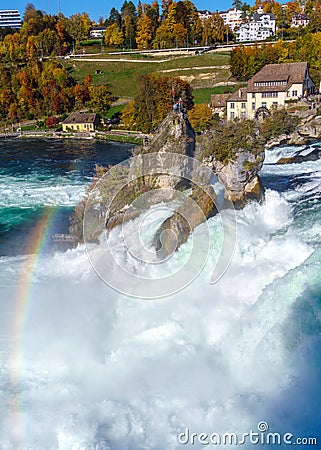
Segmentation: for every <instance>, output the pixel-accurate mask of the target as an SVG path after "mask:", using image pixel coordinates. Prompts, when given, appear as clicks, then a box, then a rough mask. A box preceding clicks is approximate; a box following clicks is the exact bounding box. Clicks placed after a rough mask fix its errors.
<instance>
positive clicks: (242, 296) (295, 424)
mask: <svg viewBox="0 0 321 450" xmlns="http://www.w3.org/2000/svg"><path fill="white" fill-rule="evenodd" d="M315 145H319V144H315ZM320 145H321V144H320ZM128 150H129V147H128V146H126V145H115V146H114V145H112V144H109V145H107V144H100V143H96V142H92V141H84V142H80V143H78V142H77V143H74V142H69V141H68V142H62V141H53V142H52V141H45V142H44V143H43V142H41V141H25V142H21V141H11V142H9V145H8V142H1V156H0V162H1V164H0V180H1V187H0V207H1V213H0V214H1V215H0V217H1V238H0V251H1V256H0V301H1V317H0V388H1V390H0V399H1V402H0V418H1V420H0V448H1V450H2V449H4V450H7V449H17V448H19V449H23V450H47V449H48V450H49V449H50V450H51V449H59V450H70V449H77V450H78V449H79V450H80V449H81V450H94V449H95V450H97V449H98V450H107V449H112V450H118V449H122V450H123V449H131V450H132V449H133V450H141V449H155V450H156V449H157V450H168V449H179V448H184V446H185V447H187V448H197V449H200V448H203V447H205V446H203V445H201V444H198V445H196V444H195V445H192V443H191V442H190V441H189V442H188V443H187V444H185V445H181V444H179V442H178V435H179V434H180V433H182V432H184V431H185V430H186V429H187V428H188V430H189V431H190V433H193V432H194V433H198V434H200V433H207V434H208V435H210V434H211V433H221V434H224V433H237V434H242V433H246V432H250V430H253V431H258V428H257V426H258V423H259V422H266V423H267V424H268V425H269V430H270V431H271V432H277V433H279V434H280V435H282V436H283V435H284V434H285V433H291V434H293V436H294V438H306V437H312V438H313V437H315V438H317V439H318V444H317V445H304V447H305V448H320V446H321V416H320V410H321V396H320V392H321V339H320V338H321V276H320V265H321V245H320V237H321V221H320V219H321V189H320V188H321V160H320V161H315V162H306V163H303V164H297V165H288V166H278V165H275V164H274V163H275V161H276V160H277V159H278V158H279V157H280V156H287V155H291V154H293V153H294V152H295V151H296V150H297V149H296V148H294V147H292V148H291V147H279V148H277V149H274V150H271V151H269V152H268V153H267V158H266V164H265V165H264V167H263V169H262V173H261V177H262V180H263V182H264V185H265V186H266V188H267V190H266V198H265V202H264V203H263V204H262V205H259V204H256V203H251V204H249V205H247V206H246V208H244V209H243V210H242V211H237V213H236V218H237V244H236V248H235V252H234V255H233V259H232V262H231V264H230V266H229V268H228V270H227V271H226V273H225V274H224V276H223V277H222V278H221V279H220V280H219V282H218V283H216V284H214V285H210V284H209V278H210V273H211V270H212V267H213V264H214V260H215V258H216V252H217V242H218V241H219V240H220V239H221V234H222V228H221V224H220V220H219V217H218V216H217V217H214V218H212V219H210V220H209V221H208V226H209V230H210V234H211V236H213V237H214V238H215V237H217V238H218V239H217V240H215V239H214V241H213V242H212V243H211V247H210V254H209V259H208V261H207V264H206V266H205V268H204V270H203V271H202V273H201V274H200V275H199V277H198V278H197V279H196V280H195V281H194V282H193V283H192V284H191V285H190V286H188V287H187V288H186V289H184V290H182V291H181V292H178V293H176V294H174V295H172V296H171V297H169V298H166V299H162V300H154V301H150V302H148V301H143V300H139V299H131V298H128V297H125V296H124V295H122V294H119V293H117V292H114V291H113V290H112V289H111V288H109V287H108V286H106V285H105V284H104V283H102V282H101V280H100V279H99V278H98V277H97V275H96V274H95V272H94V271H93V269H92V267H91V265H90V264H89V261H88V257H87V252H86V249H85V247H84V246H82V245H80V246H79V247H78V248H77V249H73V250H68V251H66V252H61V251H58V252H57V251H54V249H53V248H52V247H50V243H49V242H48V247H47V248H45V249H44V250H45V251H44V253H43V254H42V255H39V257H38V262H37V264H36V266H35V269H34V271H33V273H32V282H31V283H29V284H27V285H26V286H25V287H24V289H22V287H23V286H24V285H25V284H26V283H25V281H24V280H26V279H27V278H28V274H30V268H31V265H32V264H33V257H32V255H28V254H26V248H27V244H28V236H30V235H31V233H32V230H33V229H34V228H35V226H36V225H37V223H38V221H39V220H41V217H42V216H43V214H44V213H45V212H46V211H48V208H56V209H57V210H58V213H57V215H56V222H55V223H54V225H53V230H54V231H59V230H62V229H66V227H67V226H68V215H69V212H70V210H71V208H72V207H73V206H74V204H75V203H76V202H77V201H78V200H79V199H80V198H81V196H82V195H83V193H84V190H85V188H86V185H87V184H88V183H89V182H90V179H91V174H92V169H93V167H94V163H95V162H96V161H97V162H100V163H104V164H106V163H112V164H114V163H117V162H119V161H121V160H122V159H124V158H126V157H127V155H128ZM302 150H303V151H305V152H308V150H309V149H303V148H302ZM28 152H30V153H28ZM147 225H148V224H147ZM138 226H139V222H138V220H134V221H132V222H129V223H128V224H126V230H125V231H127V233H128V234H129V235H131V234H134V232H135V230H136V229H137V227H138ZM205 227H206V225H205V224H203V225H201V226H200V227H199V228H198V230H197V232H196V234H198V235H199V236H201V237H202V235H203V234H204V233H205ZM147 231H148V230H147ZM119 236H120V234H119V230H117V229H116V230H114V232H113V233H112V234H111V236H110V245H112V246H113V248H114V249H115V252H116V253H117V256H118V258H119V260H123V261H128V255H127V254H126V252H125V250H124V249H123V248H122V247H121V246H120V244H119V241H120V239H119ZM199 242H200V244H199V245H200V248H199V251H200V253H202V252H205V251H206V250H208V249H206V248H202V245H203V244H202V242H203V241H202V240H200V241H199ZM189 245H190V242H188V243H187V244H186V245H184V246H182V247H181V248H180V250H179V252H177V253H176V254H175V256H174V258H173V261H171V262H169V264H172V266H170V267H172V269H173V270H174V269H176V267H178V266H179V264H180V263H181V262H182V261H184V260H185V258H186V254H187V251H188V248H189ZM110 270H113V267H110ZM151 270H154V271H155V272H156V271H157V270H158V269H157V267H155V268H152V269H151ZM21 290H22V291H23V292H21ZM21 298H22V299H23V302H22V303H23V307H18V306H17V305H19V300H20V301H21ZM20 316H21V317H20ZM17 317H18V318H19V317H20V318H21V319H22V325H21V326H20V327H18V329H17V327H15V326H14V325H13V324H14V323H15V322H16V321H17ZM17 366H18V369H17ZM261 434H262V433H261ZM261 434H260V438H261V437H262V436H261ZM265 435H266V433H265V434H264V433H263V436H265ZM262 442H263V441H261V444H258V445H254V444H253V445H252V444H250V443H249V442H248V443H247V444H246V445H242V446H241V445H240V447H241V448H242V447H243V448H246V449H249V448H253V449H254V448H261V449H264V448H288V447H289V446H288V445H285V444H284V442H283V443H282V445H276V446H275V445H269V444H262ZM212 447H214V448H215V447H216V448H233V447H232V446H218V445H215V446H211V445H208V446H207V448H212ZM205 448H206V447H205Z"/></svg>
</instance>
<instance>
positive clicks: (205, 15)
mask: <svg viewBox="0 0 321 450" xmlns="http://www.w3.org/2000/svg"><path fill="white" fill-rule="evenodd" d="M197 12H198V16H199V18H200V19H201V20H202V21H204V20H207V19H209V18H210V17H211V16H212V14H213V13H212V12H211V11H209V10H208V9H202V10H200V11H197Z"/></svg>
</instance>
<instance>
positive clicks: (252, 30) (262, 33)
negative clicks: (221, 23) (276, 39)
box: [236, 13, 276, 42]
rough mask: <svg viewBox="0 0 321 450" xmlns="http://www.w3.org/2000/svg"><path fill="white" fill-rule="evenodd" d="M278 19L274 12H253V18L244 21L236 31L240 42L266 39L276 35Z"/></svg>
mask: <svg viewBox="0 0 321 450" xmlns="http://www.w3.org/2000/svg"><path fill="white" fill-rule="evenodd" d="M275 30H276V19H275V15H274V14H272V13H263V14H253V16H252V17H251V19H250V20H249V21H248V22H246V23H242V24H241V25H240V27H239V29H238V30H237V31H236V40H237V41H238V42H246V41H264V40H265V39H267V38H270V37H272V36H274V35H275Z"/></svg>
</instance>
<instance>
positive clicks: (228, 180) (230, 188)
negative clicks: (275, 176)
mask: <svg viewBox="0 0 321 450" xmlns="http://www.w3.org/2000/svg"><path fill="white" fill-rule="evenodd" d="M263 161H264V150H263V151H261V152H260V153H257V154H253V153H251V152H249V151H245V150H243V149H238V150H237V151H236V156H235V158H234V160H230V161H228V162H227V163H226V164H223V163H222V162H221V161H219V160H217V159H215V158H214V157H211V158H209V159H208V161H207V164H208V165H209V166H210V167H211V168H212V170H213V172H215V174H216V175H217V177H218V179H219V181H220V182H221V183H222V184H223V186H224V187H225V195H226V198H227V199H228V200H230V201H231V202H233V203H234V206H235V207H242V206H244V205H245V204H246V203H247V202H248V201H249V200H262V198H263V197H264V188H263V185H262V183H261V181H260V179H259V176H258V175H257V174H258V172H259V171H260V170H261V167H262V165H263Z"/></svg>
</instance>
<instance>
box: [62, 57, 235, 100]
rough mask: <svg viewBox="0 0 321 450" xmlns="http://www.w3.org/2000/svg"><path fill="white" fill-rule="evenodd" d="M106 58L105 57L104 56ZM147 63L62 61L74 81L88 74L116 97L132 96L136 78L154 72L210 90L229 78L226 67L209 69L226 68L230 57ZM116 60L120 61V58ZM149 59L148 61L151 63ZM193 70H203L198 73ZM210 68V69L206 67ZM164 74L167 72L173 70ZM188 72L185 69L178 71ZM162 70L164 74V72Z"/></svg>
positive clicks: (172, 58)
mask: <svg viewBox="0 0 321 450" xmlns="http://www.w3.org/2000/svg"><path fill="white" fill-rule="evenodd" d="M104 57H108V56H104ZM159 57H160V56H159V55H158V57H157V58H155V62H154V59H153V62H148V63H147V62H146V64H144V63H141V62H138V63H135V62H132V61H115V62H113V61H111V62H109V61H104V62H95V61H93V62H91V61H81V60H80V59H76V60H66V61H64V62H63V64H64V65H65V67H66V68H67V69H68V70H69V72H70V74H71V75H72V76H73V77H74V78H75V79H76V80H77V81H83V80H84V78H85V76H86V75H87V74H91V75H92V77H93V83H94V84H107V85H109V86H110V89H111V91H112V93H113V94H114V95H116V96H118V97H122V98H123V97H127V98H128V97H129V98H130V97H134V96H135V95H136V93H137V89H138V78H139V77H140V76H141V75H144V74H147V73H152V72H157V73H159V75H166V76H182V77H187V78H185V79H187V80H188V81H190V82H191V84H192V85H193V86H194V87H195V88H205V87H207V88H208V87H210V86H212V85H213V83H215V82H217V81H224V80H227V79H228V78H229V76H230V73H229V69H228V68H224V69H221V68H213V67H212V66H216V67H218V66H219V67H221V66H228V64H229V55H228V54H223V53H222V54H220V53H206V54H204V55H198V56H175V57H173V56H171V57H169V56H165V55H163V56H162V58H163V59H168V61H166V62H156V61H157V59H159ZM119 58H122V56H120V57H119ZM151 59H152V58H151V57H148V60H151ZM195 67H205V68H204V69H200V70H197V69H195ZM207 67H210V68H207ZM173 69H175V70H174V71H172V72H166V70H173ZM181 69H187V70H181ZM96 70H101V71H102V72H103V74H102V75H95V71H96ZM164 71H165V72H164Z"/></svg>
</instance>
